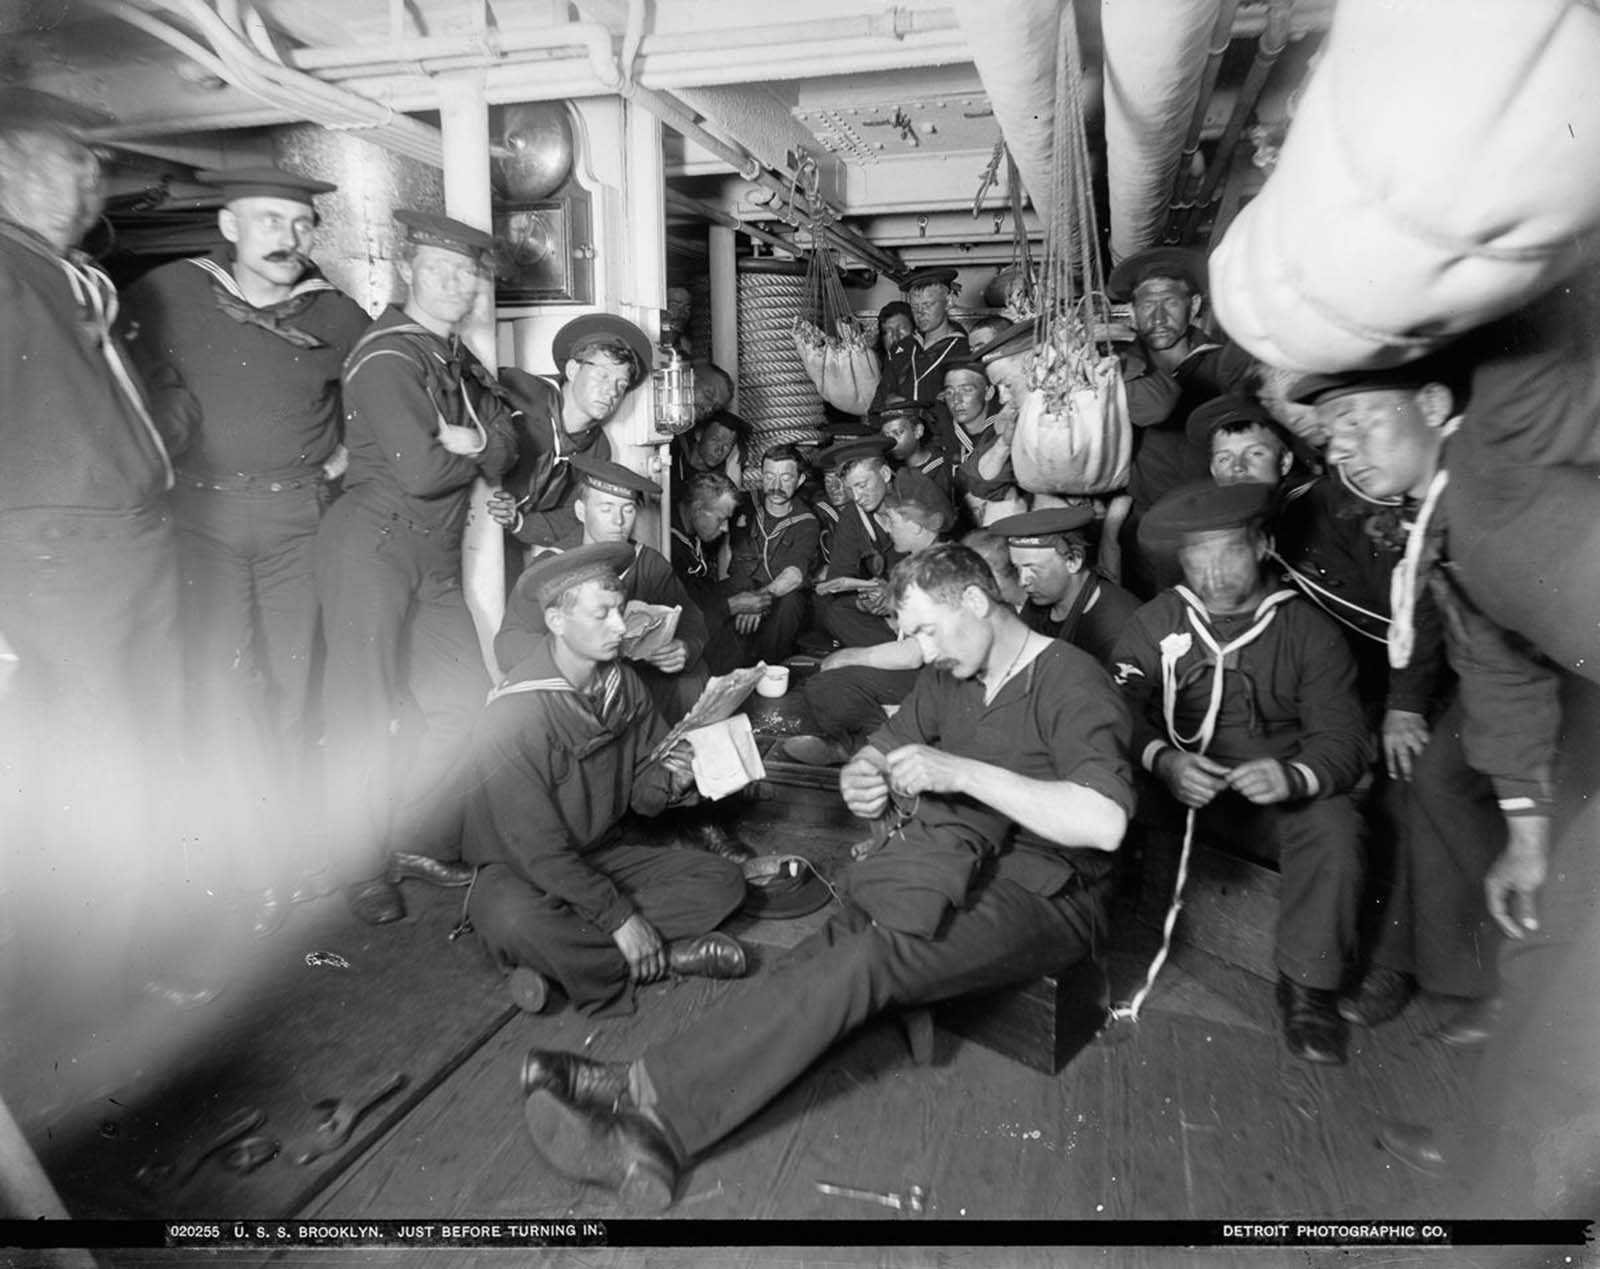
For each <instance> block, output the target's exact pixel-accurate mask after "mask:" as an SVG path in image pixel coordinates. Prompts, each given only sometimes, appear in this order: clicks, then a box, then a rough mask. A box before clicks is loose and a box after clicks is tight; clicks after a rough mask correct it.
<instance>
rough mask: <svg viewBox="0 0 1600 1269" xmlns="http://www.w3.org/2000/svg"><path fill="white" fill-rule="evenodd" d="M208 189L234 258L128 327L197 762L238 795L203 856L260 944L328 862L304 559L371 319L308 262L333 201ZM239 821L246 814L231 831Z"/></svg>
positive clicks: (151, 282)
mask: <svg viewBox="0 0 1600 1269" xmlns="http://www.w3.org/2000/svg"><path fill="white" fill-rule="evenodd" d="M200 176H201V179H202V180H204V181H206V182H207V183H209V184H212V185H215V186H217V187H219V188H220V189H221V190H222V195H223V198H224V200H225V203H224V206H223V208H222V210H221V212H220V213H219V214H218V222H219V225H220V227H221V230H222V236H223V237H224V238H225V239H226V240H227V242H228V246H227V248H226V249H222V250H218V251H216V252H215V253H213V254H211V255H209V256H198V257H195V258H193V259H188V260H179V261H177V262H175V263H172V264H167V265H163V266H161V267H160V268H157V269H155V270H152V271H151V272H150V273H147V274H145V276H144V277H143V278H141V279H140V280H139V281H138V283H136V284H135V285H134V286H133V287H132V288H131V289H130V290H129V292H128V295H127V302H126V303H125V304H124V306H123V313H122V323H121V325H122V329H123V331H124V335H125V338H126V341H127V345H128V349H129V352H130V354H131V355H132V356H133V358H134V361H135V362H136V364H137V365H138V366H139V368H140V370H141V371H142V372H143V374H144V377H145V381H146V382H147V384H149V386H150V389H151V399H152V403H153V405H154V406H155V409H156V410H157V412H158V413H159V414H160V415H161V416H162V418H163V420H164V426H165V427H166V428H167V429H168V430H169V431H170V432H171V434H172V435H173V436H174V437H176V438H180V439H177V440H176V442H175V444H174V450H173V457H174V458H175V459H176V463H177V473H176V476H177V478H176V483H175V486H174V489H173V497H172V506H173V517H174V521H175V523H176V526H177V530H178V547H179V568H180V570H181V574H182V588H181V590H180V596H181V606H180V620H181V621H182V625H183V631H184V645H185V654H186V658H187V662H188V672H189V673H188V684H189V701H188V705H189V712H190V716H191V720H192V722H191V726H192V730H193V733H194V735H195V736H196V738H197V739H198V740H199V744H200V747H199V751H198V752H197V754H196V755H195V756H196V758H197V759H203V760H204V762H205V763H206V764H207V765H206V767H205V769H206V770H207V771H208V773H209V774H208V777H207V778H208V779H209V780H211V781H214V782H215V787H219V788H228V787H232V788H233V789H234V790H235V792H234V795H233V798H232V799H231V801H232V802H233V803H234V804H235V808H234V809H231V810H229V811H227V812H225V813H224V814H225V818H224V819H223V820H222V821H221V822H219V823H217V824H216V825H214V826H208V827H207V829H206V830H205V836H206V837H207V838H215V839H217V840H220V841H223V842H226V843H228V844H229V847H228V848H227V849H226V852H225V854H226V857H225V858H224V859H219V860H218V861H216V862H217V865H218V866H220V867H222V868H224V869H225V870H226V872H227V874H228V875H227V876H226V877H224V878H220V879H219V880H220V881H222V882H223V883H224V884H228V885H231V886H236V887H240V888H242V889H244V890H246V891H249V892H251V893H252V896H253V898H254V906H255V909H256V928H257V932H258V933H267V932H270V931H271V930H273V929H275V928H277V927H278V926H279V925H280V924H282V922H283V919H284V917H285V916H286V915H287V911H288V908H287V904H288V900H289V898H290V897H291V895H292V894H293V893H294V891H295V888H296V885H297V884H299V883H300V882H301V877H302V874H303V873H306V872H310V871H314V870H316V869H317V868H318V867H320V866H321V864H322V863H323V862H324V861H323V860H321V859H320V858H318V855H319V854H320V852H319V851H315V850H312V849H310V848H309V847H308V846H307V844H306V841H305V838H306V835H307V834H308V833H310V832H312V831H314V825H313V824H312V823H310V822H307V821H305V820H303V819H302V812H303V810H304V808H305V807H306V803H307V799H306V798H305V796H304V792H303V789H304V787H305V786H304V779H305V775H306V772H305V770H304V768H305V766H306V764H307V763H308V762H309V760H310V757H311V751H310V749H309V748H308V743H309V739H310V738H308V736H307V734H306V714H307V711H308V710H309V708H310V706H311V699H310V693H311V667H312V645H313V643H314V641H315V638H316V633H317V619H318V609H317V593H316V584H315V581H314V579H313V576H312V568H311V554H312V546H313V544H314V543H315V542H316V537H317V526H318V524H319V523H320V521H321V519H322V512H323V508H324V507H325V506H326V505H327V502H328V493H327V488H326V485H327V481H328V480H329V478H331V477H337V476H338V475H339V474H340V472H342V470H343V467H344V462H345V453H344V449H343V446H342V445H341V443H340V432H341V427H340V406H339V372H340V369H341V367H343V365H344V362H345V358H346V357H347V356H348V355H349V353H350V350H351V349H352V348H353V347H354V346H355V342H356V340H357V339H359V338H360V337H361V334H362V332H363V331H365V330H366V328H367V327H368V326H369V325H370V324H371V321H372V319H371V318H370V317H369V316H368V315H367V314H366V313H365V312H364V311H362V309H361V307H360V306H359V305H358V304H356V303H355V302H354V301H353V300H351V299H350V298H349V297H348V296H346V295H344V294H342V293H341V292H339V291H338V290H337V289H336V288H335V287H334V286H333V284H332V283H331V282H329V281H327V279H325V278H324V277H322V275H321V274H320V273H319V272H318V271H317V269H316V267H315V266H314V265H312V264H311V262H310V254H309V253H310V251H311V242H312V235H313V233H314V232H315V227H316V223H317V213H316V210H315V209H314V207H313V205H312V198H313V196H314V195H317V194H325V193H330V192H332V191H333V189H334V188H335V187H334V186H333V185H330V184H328V183H327V182H326V181H318V180H312V179H310V178H308V177H304V176H299V175H296V174H295V173H292V172H284V171H280V170H279V169H277V168H273V167H247V168H237V169H234V170H231V171H217V172H202V173H201V174H200ZM244 804H249V805H252V806H254V807H255V808H256V814H255V815H253V816H251V817H248V820H247V823H246V825H245V826H241V825H240V824H239V822H238V819H237V811H236V807H237V805H244Z"/></svg>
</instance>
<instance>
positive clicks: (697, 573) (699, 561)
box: [672, 525, 711, 577]
mask: <svg viewBox="0 0 1600 1269" xmlns="http://www.w3.org/2000/svg"><path fill="white" fill-rule="evenodd" d="M672 536H673V537H675V538H676V539H677V540H678V541H680V542H682V543H683V545H684V546H685V547H686V548H687V549H688V551H689V554H690V556H691V558H692V559H693V561H694V562H693V563H692V564H690V565H689V567H688V569H687V570H685V573H686V576H689V577H710V576H711V566H710V565H709V564H708V563H707V562H706V553H705V550H704V549H703V548H702V546H701V544H700V535H699V534H698V533H695V532H693V531H692V530H691V531H690V532H688V533H685V532H684V531H683V530H682V529H680V528H678V527H677V525H673V526H672Z"/></svg>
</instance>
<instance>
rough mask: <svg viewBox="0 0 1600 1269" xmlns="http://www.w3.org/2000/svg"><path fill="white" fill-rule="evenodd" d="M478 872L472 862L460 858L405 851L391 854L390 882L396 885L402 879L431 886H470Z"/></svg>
mask: <svg viewBox="0 0 1600 1269" xmlns="http://www.w3.org/2000/svg"><path fill="white" fill-rule="evenodd" d="M476 872H477V869H476V868H474V867H473V866H472V865H471V864H466V863H462V862H461V861H460V860H453V861H452V860H444V859H434V858H432V857H431V856H429V855H408V854H406V853H405V852H401V853H399V854H395V855H390V856H389V883H390V884H391V885H395V886H398V885H399V884H400V883H401V882H402V881H426V882H427V883H428V884H429V885H430V886H447V887H448V886H470V885H471V884H472V877H473V874H474V873H476Z"/></svg>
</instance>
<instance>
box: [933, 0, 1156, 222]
mask: <svg viewBox="0 0 1600 1269" xmlns="http://www.w3.org/2000/svg"><path fill="white" fill-rule="evenodd" d="M954 8H955V11H956V18H957V19H958V20H959V21H960V23H961V30H962V32H963V33H964V34H965V36H966V38H967V46H968V51H969V52H970V54H971V57H972V63H973V65H974V66H976V67H977V68H978V78H979V79H981V80H982V81H983V89H984V92H985V93H987V94H988V97H989V104H990V106H991V107H993V109H994V117H995V122H996V123H998V124H999V125H1000V132H1001V134H1002V135H1003V136H1004V137H1005V140H1006V146H1007V147H1008V148H1009V149H1010V151H1011V157H1012V158H1013V159H1014V160H1015V161H1016V164H1017V171H1018V172H1019V173H1020V174H1021V176H1022V184H1023V186H1024V187H1025V188H1026V189H1027V191H1028V193H1029V195H1031V196H1032V198H1033V205H1034V207H1035V208H1037V209H1038V212H1039V215H1040V217H1041V218H1042V219H1045V220H1048V219H1049V216H1050V201H1049V200H1050V188H1051V181H1050V172H1051V166H1050V165H1051V147H1052V136H1051V134H1052V132H1053V121H1054V118H1055V92H1056V82H1055V76H1056V38H1057V33H1058V31H1059V29H1060V23H1061V22H1062V21H1064V20H1065V21H1071V20H1072V8H1071V6H1070V5H1066V4H1059V3H1057V0H956V4H955V5H954ZM1179 140H1180V141H1181V140H1182V138H1181V137H1180V138H1179Z"/></svg>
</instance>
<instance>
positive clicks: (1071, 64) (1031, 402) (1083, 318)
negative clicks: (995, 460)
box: [1011, 6, 1133, 495]
mask: <svg viewBox="0 0 1600 1269" xmlns="http://www.w3.org/2000/svg"><path fill="white" fill-rule="evenodd" d="M1056 88H1057V91H1056V113H1055V119H1054V122H1053V142H1054V145H1053V158H1052V165H1051V183H1052V190H1051V193H1052V195H1053V196H1052V198H1051V200H1050V206H1051V214H1050V222H1049V224H1048V225H1047V226H1046V232H1045V255H1044V264H1043V267H1042V269H1041V270H1040V273H1041V276H1040V285H1039V294H1038V318H1037V330H1038V334H1039V341H1038V351H1037V353H1036V355H1035V357H1034V363H1033V370H1032V373H1031V376H1030V384H1031V390H1030V391H1029V392H1028V394H1027V395H1026V396H1025V397H1024V398H1023V401H1022V405H1021V408H1020V409H1019V410H1018V413H1017V429H1016V433H1015V435H1014V436H1013V437H1012V441H1011V460H1012V466H1013V467H1014V469H1015V470H1016V474H1017V483H1018V484H1020V485H1021V486H1022V487H1023V488H1024V489H1027V490H1029V491H1031V492H1033V493H1059V494H1076V495H1088V494H1105V493H1111V492H1112V491H1114V490H1117V489H1121V488H1122V487H1123V486H1124V485H1126V484H1127V483H1128V466H1129V463H1130V462H1131V461H1132V458H1133V428H1132V425H1131V424H1130V422H1129V420H1128V399H1127V393H1126V392H1125V391H1124V389H1123V386H1122V369H1121V366H1120V364H1119V362H1118V360H1117V357H1116V354H1115V353H1113V352H1112V351H1111V348H1110V345H1109V344H1108V343H1106V342H1103V341H1102V339H1100V338H1097V337H1096V336H1097V332H1101V333H1103V332H1104V330H1105V329H1106V327H1107V325H1108V324H1109V317H1110V305H1109V303H1108V301H1107V300H1106V297H1105V284H1104V279H1103V278H1102V275H1101V268H1100V234H1099V226H1098V225H1097V224H1096V221H1095V213H1094V187H1093V184H1092V176H1091V170H1090V167H1089V142H1088V136H1087V133H1086V131H1085V128H1084V107H1085V99H1084V84H1083V57H1082V51H1081V49H1080V48H1079V45H1078V25H1077V21H1076V18H1075V15H1074V12H1073V9H1072V7H1071V6H1065V7H1063V9H1062V11H1061V22H1060V34H1059V36H1058V38H1057V41H1056ZM1075 267H1076V273H1077V276H1076V279H1074V268H1075Z"/></svg>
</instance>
